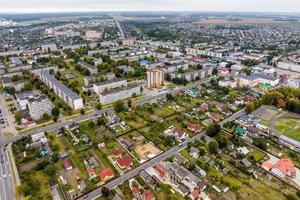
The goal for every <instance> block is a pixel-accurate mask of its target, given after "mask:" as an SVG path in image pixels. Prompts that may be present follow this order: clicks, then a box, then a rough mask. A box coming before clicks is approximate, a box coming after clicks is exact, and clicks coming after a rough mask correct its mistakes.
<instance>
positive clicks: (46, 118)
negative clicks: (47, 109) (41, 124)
mask: <svg viewBox="0 0 300 200" xmlns="http://www.w3.org/2000/svg"><path fill="white" fill-rule="evenodd" d="M49 119H50V116H49V115H48V114H47V113H44V114H43V120H45V121H48V120H49Z"/></svg>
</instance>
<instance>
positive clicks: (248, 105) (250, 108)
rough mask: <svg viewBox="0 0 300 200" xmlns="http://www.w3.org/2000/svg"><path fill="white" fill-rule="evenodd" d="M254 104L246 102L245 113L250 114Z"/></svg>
mask: <svg viewBox="0 0 300 200" xmlns="http://www.w3.org/2000/svg"><path fill="white" fill-rule="evenodd" d="M254 109H255V108H254V103H253V102H248V103H247V105H246V113H247V114H250V113H252V112H253V111H254Z"/></svg>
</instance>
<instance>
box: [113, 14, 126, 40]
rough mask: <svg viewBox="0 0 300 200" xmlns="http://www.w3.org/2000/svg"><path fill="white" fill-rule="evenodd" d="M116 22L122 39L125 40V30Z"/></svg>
mask: <svg viewBox="0 0 300 200" xmlns="http://www.w3.org/2000/svg"><path fill="white" fill-rule="evenodd" d="M115 22H116V24H117V27H118V29H119V31H120V36H121V39H122V40H123V39H125V34H124V31H123V29H122V27H121V25H120V23H119V21H118V20H116V19H115Z"/></svg>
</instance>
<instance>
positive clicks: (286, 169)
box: [263, 158, 296, 178]
mask: <svg viewBox="0 0 300 200" xmlns="http://www.w3.org/2000/svg"><path fill="white" fill-rule="evenodd" d="M263 167H264V168H265V169H267V170H269V171H271V172H272V173H274V174H275V175H277V176H279V177H280V178H285V177H286V176H288V177H291V178H294V177H295V176H296V168H295V166H294V164H293V162H292V161H291V160H290V159H288V158H283V159H280V160H279V161H278V162H276V163H275V164H271V163H270V162H268V161H267V162H264V163H263Z"/></svg>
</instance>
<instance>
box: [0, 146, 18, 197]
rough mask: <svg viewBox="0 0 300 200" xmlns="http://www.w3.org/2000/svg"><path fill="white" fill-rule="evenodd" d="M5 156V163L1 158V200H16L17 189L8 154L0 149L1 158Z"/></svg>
mask: <svg viewBox="0 0 300 200" xmlns="http://www.w3.org/2000/svg"><path fill="white" fill-rule="evenodd" d="M1 155H2V156H3V162H1V161H2V159H1V158H0V200H14V199H15V195H14V194H15V188H14V184H13V176H12V173H11V170H10V166H9V161H8V156H7V152H6V151H4V150H3V148H2V147H1V149H0V156H1Z"/></svg>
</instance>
